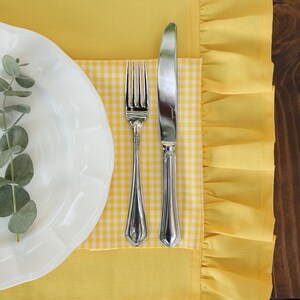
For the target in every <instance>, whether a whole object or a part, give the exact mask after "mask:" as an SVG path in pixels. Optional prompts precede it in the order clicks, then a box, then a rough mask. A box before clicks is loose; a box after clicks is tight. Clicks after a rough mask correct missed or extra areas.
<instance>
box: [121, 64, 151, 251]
mask: <svg viewBox="0 0 300 300" xmlns="http://www.w3.org/2000/svg"><path fill="white" fill-rule="evenodd" d="M131 65H132V66H130V62H127V69H126V90H125V100H126V120H127V121H128V122H129V124H130V126H131V128H132V130H133V171H132V183H131V193H130V203H129V209H128V217H127V225H126V232H125V235H126V238H127V239H128V240H129V242H130V243H131V244H132V245H134V246H136V247H138V246H139V245H141V244H142V243H143V242H144V241H145V239H146V238H147V224H146V217H145V211H144V202H143V195H142V188H141V181H140V132H141V129H142V126H143V124H144V122H145V121H146V119H147V117H148V85H147V72H146V63H145V62H144V63H143V66H142V67H141V65H140V62H138V64H137V66H136V63H134V62H132V64H131Z"/></svg>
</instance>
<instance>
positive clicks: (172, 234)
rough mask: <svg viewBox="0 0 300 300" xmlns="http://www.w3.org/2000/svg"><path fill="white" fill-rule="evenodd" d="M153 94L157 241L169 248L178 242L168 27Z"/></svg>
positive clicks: (173, 44) (172, 53) (173, 71)
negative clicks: (158, 178)
mask: <svg viewBox="0 0 300 300" xmlns="http://www.w3.org/2000/svg"><path fill="white" fill-rule="evenodd" d="M157 94H158V110H159V125H160V133H161V142H162V146H163V203H162V217H161V226H160V240H161V242H162V243H164V244H165V245H166V246H167V247H173V246H175V245H176V244H177V243H179V242H180V240H181V232H180V225H179V217H178V210H177V200H176V152H175V149H176V115H177V30H176V24H174V23H170V24H169V25H168V26H167V27H166V29H165V31H164V33H163V37H162V41H161V46H160V53H159V60H158V69H157Z"/></svg>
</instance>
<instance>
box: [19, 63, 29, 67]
mask: <svg viewBox="0 0 300 300" xmlns="http://www.w3.org/2000/svg"><path fill="white" fill-rule="evenodd" d="M28 65H29V63H24V64H20V65H19V66H20V67H25V66H28Z"/></svg>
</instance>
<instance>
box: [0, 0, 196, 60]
mask: <svg viewBox="0 0 300 300" xmlns="http://www.w3.org/2000/svg"><path fill="white" fill-rule="evenodd" d="M197 7H198V0H176V1H174V0H146V1H145V0H143V1H138V0H127V1H125V0H51V1H48V0H26V1H20V0H9V1H1V12H0V21H1V22H5V23H8V24H11V25H15V26H20V27H25V28H28V29H30V30H33V31H36V32H39V33H40V34H43V35H45V36H46V37H48V38H50V39H51V40H53V41H54V42H55V43H56V44H57V45H59V46H60V47H61V48H62V49H64V51H65V52H66V53H67V54H68V55H70V56H71V57H72V58H73V59H129V58H134V59H136V58H142V59H145V58H157V57H158V51H159V47H160V41H161V34H162V32H163V30H164V28H165V27H166V25H167V24H168V23H169V22H171V21H174V22H176V24H177V26H178V55H179V57H199V40H198V33H199V27H198V26H199V18H198V15H199V9H197Z"/></svg>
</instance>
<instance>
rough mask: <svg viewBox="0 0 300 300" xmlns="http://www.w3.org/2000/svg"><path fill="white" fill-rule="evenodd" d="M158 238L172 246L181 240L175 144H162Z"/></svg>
mask: <svg viewBox="0 0 300 300" xmlns="http://www.w3.org/2000/svg"><path fill="white" fill-rule="evenodd" d="M160 240H161V242H162V243H164V244H165V245H166V246H167V247H173V246H175V245H176V244H177V243H179V242H180V240H181V233H180V225H179V217H178V210H177V201H176V152H175V145H174V144H172V145H163V204H162V217H161V226H160Z"/></svg>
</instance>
